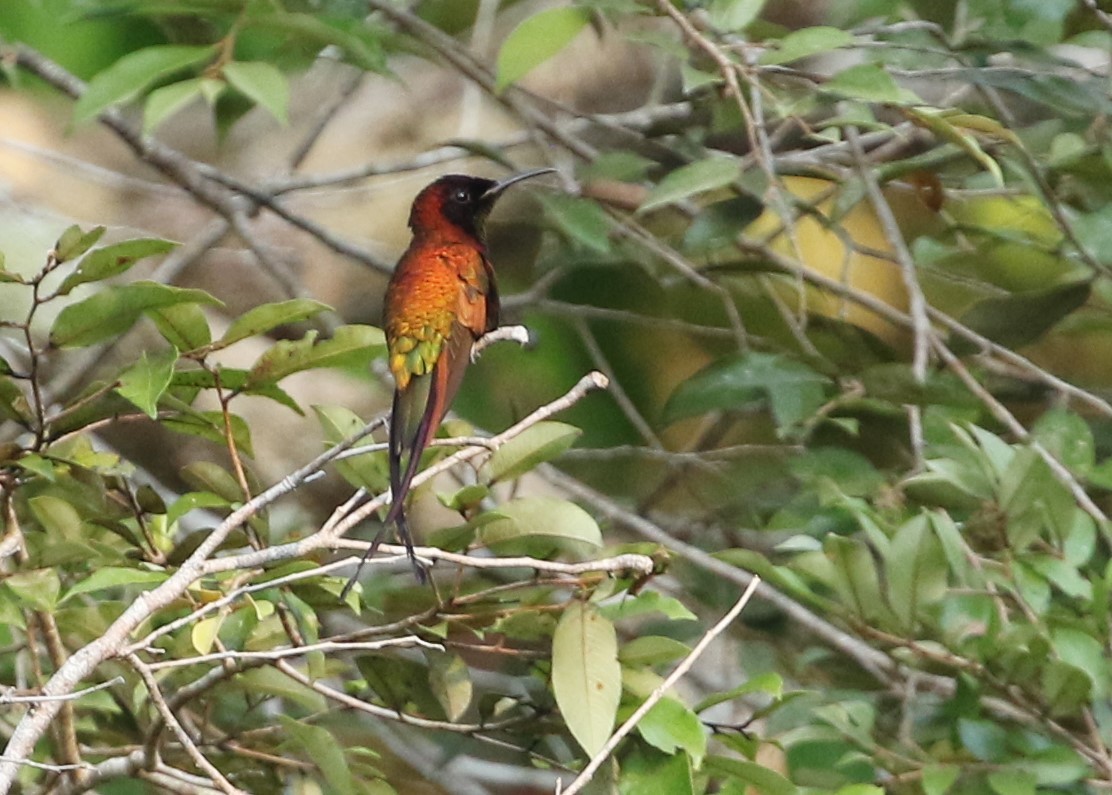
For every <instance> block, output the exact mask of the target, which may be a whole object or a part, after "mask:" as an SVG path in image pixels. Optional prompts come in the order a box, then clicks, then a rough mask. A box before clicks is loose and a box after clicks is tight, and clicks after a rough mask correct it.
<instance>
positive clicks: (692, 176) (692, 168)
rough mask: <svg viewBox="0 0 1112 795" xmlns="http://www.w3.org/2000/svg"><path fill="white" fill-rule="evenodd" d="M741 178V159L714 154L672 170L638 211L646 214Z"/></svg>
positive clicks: (651, 192)
mask: <svg viewBox="0 0 1112 795" xmlns="http://www.w3.org/2000/svg"><path fill="white" fill-rule="evenodd" d="M740 177H741V161H740V160H738V159H737V158H736V157H729V156H726V155H713V156H711V157H708V158H706V159H705V160H697V161H695V162H694V163H689V164H687V165H686V166H681V167H680V168H677V169H676V170H675V171H672V172H670V173H669V174H668V175H667V176H666V177H664V179H662V180H661V181H660V182H659V183H657V185H656V186H655V187H654V188H653V189H652V190H651V191H649V195H648V196H646V197H645V200H644V201H643V202H641V206H640V207H638V208H637V212H638V213H647V212H649V211H650V210H655V209H657V208H658V207H664V206H666V205H669V204H674V203H675V202H678V201H682V200H684V199H686V198H688V197H690V196H694V195H695V194H697V193H704V192H706V191H708V190H715V189H717V188H723V187H725V186H727V185H730V184H732V183H733V182H735V181H737V180H738V179H740Z"/></svg>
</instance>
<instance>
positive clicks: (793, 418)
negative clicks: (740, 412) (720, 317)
mask: <svg viewBox="0 0 1112 795" xmlns="http://www.w3.org/2000/svg"><path fill="white" fill-rule="evenodd" d="M829 383H830V381H829V379H828V378H826V377H825V376H823V375H820V374H819V373H816V372H815V371H814V370H812V369H811V368H810V367H808V366H807V365H805V364H802V363H801V362H797V361H795V360H793V359H788V358H786V357H784V356H779V355H777V354H769V353H748V354H736V355H733V356H727V357H726V358H724V359H719V360H718V361H716V362H714V363H712V364H710V365H709V366H708V367H706V368H704V369H702V370H700V371H699V372H698V373H696V374H695V375H693V376H692V377H691V378H689V379H687V380H686V381H684V382H683V383H682V384H680V385H679V387H677V388H676V391H675V392H673V393H672V396H671V397H670V398H668V403H667V404H666V405H665V407H664V420H665V422H675V421H676V420H679V419H683V418H685V417H692V416H695V415H699V414H705V413H706V412H708V411H721V410H729V409H740V408H744V407H746V406H749V405H751V404H753V403H754V402H756V401H757V400H761V399H767V401H768V404H769V406H770V408H771V409H772V414H773V417H774V418H775V419H776V425H777V427H778V428H779V429H780V431H781V432H784V431H787V430H789V429H790V428H791V427H792V426H794V425H796V424H797V423H798V422H800V421H802V420H804V419H806V418H807V417H809V416H811V415H812V414H814V412H815V411H817V410H818V409H819V407H820V406H822V404H823V403H824V402H825V400H826V390H825V387H826V385H827V384H829Z"/></svg>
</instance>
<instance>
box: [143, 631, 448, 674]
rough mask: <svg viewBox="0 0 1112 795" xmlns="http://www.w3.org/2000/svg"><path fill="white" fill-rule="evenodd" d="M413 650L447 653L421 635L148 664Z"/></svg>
mask: <svg viewBox="0 0 1112 795" xmlns="http://www.w3.org/2000/svg"><path fill="white" fill-rule="evenodd" d="M411 646H420V647H422V648H425V649H432V650H433V651H444V647H443V646H441V645H440V644H439V643H430V642H428V641H427V640H424V639H423V638H420V637H418V636H417V635H407V636H405V637H402V638H384V639H382V640H372V641H365V642H358V641H350V642H348V641H331V640H325V641H321V642H319V643H307V644H305V645H304V646H290V647H286V648H281V649H271V650H269V651H221V652H214V653H212V654H202V655H200V656H198V657H181V658H178V659H175V660H167V661H166V662H155V663H144V664H145V665H146V667H147V668H148V669H150V670H151V671H158V670H161V669H163V668H182V667H186V666H190V665H202V664H204V663H211V662H222V661H224V660H237V661H239V660H242V661H252V662H268V661H271V660H285V659H287V658H289V657H303V656H305V655H306V654H309V653H310V652H315V651H320V652H337V653H341V652H349V651H378V650H380V649H386V648H390V647H399V648H409V647H411Z"/></svg>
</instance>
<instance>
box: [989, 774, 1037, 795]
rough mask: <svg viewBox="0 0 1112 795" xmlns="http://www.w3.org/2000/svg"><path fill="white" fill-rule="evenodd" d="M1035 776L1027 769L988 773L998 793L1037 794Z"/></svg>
mask: <svg viewBox="0 0 1112 795" xmlns="http://www.w3.org/2000/svg"><path fill="white" fill-rule="evenodd" d="M1035 784H1036V782H1035V777H1034V776H1033V775H1031V774H1030V773H1028V772H1027V771H1025V770H1015V769H1011V770H997V771H995V772H992V773H989V774H988V785H989V786H990V787H992V791H993V792H995V793H996V795H1035Z"/></svg>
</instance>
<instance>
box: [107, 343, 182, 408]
mask: <svg viewBox="0 0 1112 795" xmlns="http://www.w3.org/2000/svg"><path fill="white" fill-rule="evenodd" d="M177 360H178V352H177V351H176V350H174V349H173V348H171V349H170V350H168V351H162V352H160V353H156V354H152V355H150V356H148V355H147V352H146V351H143V352H142V353H141V354H140V355H139V361H137V362H135V364H133V365H131V367H129V368H127V369H126V370H124V371H123V372H122V373H121V374H120V379H119V380H120V385H119V386H118V387H117V388H116V391H117V392H119V393H120V394H121V395H123V396H124V397H125V398H127V399H128V400H130V401H131V402H132V403H134V404H135V405H136V406H138V407H139V408H140V409H142V410H143V413H145V414H146V415H147V416H148V417H150V418H151V419H155V418H157V417H158V399H159V398H160V397H162V394H163V393H164V392H165V391H166V387H168V386H169V385H170V379H171V378H172V377H173V375H174V365H175V364H176V363H177Z"/></svg>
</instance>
